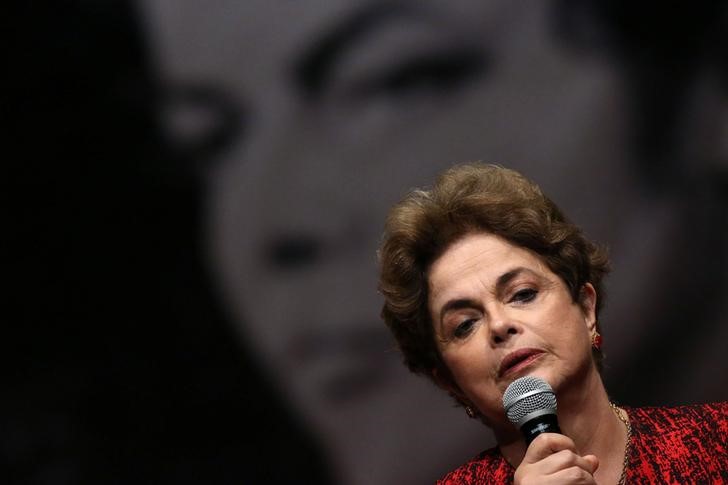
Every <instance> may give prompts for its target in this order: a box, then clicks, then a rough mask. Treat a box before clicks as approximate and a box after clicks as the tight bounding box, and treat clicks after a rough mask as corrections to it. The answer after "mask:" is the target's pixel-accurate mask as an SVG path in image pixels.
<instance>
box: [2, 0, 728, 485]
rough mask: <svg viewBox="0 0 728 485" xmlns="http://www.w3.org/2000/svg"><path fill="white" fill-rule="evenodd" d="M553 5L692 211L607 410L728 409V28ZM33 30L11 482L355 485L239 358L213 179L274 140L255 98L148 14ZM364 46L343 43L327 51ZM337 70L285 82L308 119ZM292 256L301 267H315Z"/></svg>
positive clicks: (68, 18)
mask: <svg viewBox="0 0 728 485" xmlns="http://www.w3.org/2000/svg"><path fill="white" fill-rule="evenodd" d="M553 4H554V6H555V7H554V9H555V10H554V12H555V13H554V20H553V21H554V26H555V28H554V32H555V34H554V35H557V36H558V37H559V38H560V39H562V41H563V42H567V43H570V45H572V46H576V48H577V49H579V50H583V51H584V52H587V53H588V54H589V55H598V56H601V57H603V58H605V59H607V60H608V62H611V63H613V64H614V65H616V66H618V68H619V70H620V72H621V73H622V75H623V76H624V77H623V79H624V89H625V93H626V99H628V100H629V101H630V104H629V109H628V110H627V113H628V116H627V117H626V118H625V120H624V126H625V127H626V131H627V132H628V133H629V134H630V136H629V137H628V145H627V146H625V153H630V156H633V157H634V158H635V159H636V160H638V163H636V164H635V171H636V172H637V173H638V175H637V177H638V178H640V179H641V180H647V181H649V183H648V184H645V187H647V188H646V189H645V190H646V191H648V192H649V193H648V194H647V195H646V197H649V196H652V195H655V194H656V195H655V196H656V197H658V198H661V197H663V196H665V197H667V195H665V194H669V196H670V197H671V198H672V199H671V200H672V202H671V203H670V204H669V208H670V217H671V218H672V220H674V228H675V229H674V230H673V231H672V232H669V235H670V238H669V239H667V240H663V241H661V242H660V244H659V245H658V249H657V250H656V251H657V253H658V254H663V253H665V252H667V256H666V257H667V258H668V259H666V261H667V262H666V263H664V264H659V265H657V266H656V267H657V268H658V271H657V272H656V273H655V274H654V275H652V277H651V280H650V281H652V282H653V284H654V285H655V286H656V287H659V288H658V289H659V291H658V290H655V289H654V288H651V289H650V291H651V293H649V294H646V296H645V299H646V300H647V301H648V303H649V305H644V307H640V306H639V305H637V306H636V307H634V309H635V313H634V314H631V315H629V321H630V322H639V321H650V322H651V324H652V327H649V329H648V330H646V331H638V330H637V329H635V328H633V327H630V326H625V325H623V326H621V327H620V326H619V325H616V326H615V328H614V330H612V333H610V330H609V329H608V328H607V330H605V334H606V339H607V342H608V344H607V349H608V353H609V348H610V347H609V345H610V343H609V342H610V338H611V342H614V341H618V340H620V339H622V337H624V341H625V342H627V344H629V345H628V348H629V349H630V350H629V351H622V352H621V353H620V352H619V351H618V350H614V353H615V354H616V356H617V357H618V359H617V358H615V360H614V363H612V364H609V363H608V365H609V367H608V369H607V374H606V380H607V387H608V389H609V390H610V392H611V394H612V395H613V397H615V398H616V399H617V400H618V401H619V402H625V403H627V404H630V405H643V404H676V403H681V402H689V401H690V402H697V401H707V400H718V399H726V398H728V395H727V394H726V391H725V387H724V384H725V376H726V370H728V363H727V362H726V361H725V359H723V355H722V353H723V352H722V350H721V351H718V350H717V349H718V348H720V349H723V348H724V345H723V344H722V342H724V341H725V337H726V330H725V329H726V328H728V326H726V323H728V321H726V316H725V315H726V313H725V312H726V310H727V309H728V308H727V307H726V302H727V301H728V299H726V296H728V288H727V287H726V281H727V280H728V277H727V273H726V271H728V261H727V260H726V256H727V255H728V251H726V249H727V248H728V241H726V238H727V237H728V159H727V154H728V148H727V147H726V141H725V140H726V138H728V94H726V93H728V58H727V56H728V51H727V50H726V47H725V46H726V45H728V43H727V42H725V31H726V18H727V17H726V8H725V7H724V6H723V2H710V1H700V2H693V3H691V4H690V6H689V7H688V6H685V5H683V6H682V7H681V8H679V9H678V8H674V9H672V8H670V7H665V6H660V7H659V8H657V7H651V8H648V7H646V6H644V7H642V6H640V7H635V6H634V5H632V2H622V1H611V2H598V1H592V2H569V1H561V2H553ZM384 5H385V6H386V5H388V4H384ZM393 5H394V4H393ZM398 5H399V4H398ZM209 8H211V9H214V7H213V6H210V7H209ZM352 8H353V7H352ZM386 8H388V7H386ZM242 10H245V9H242ZM13 14H17V16H15V15H13V16H11V19H10V24H11V25H10V26H9V29H8V32H9V33H10V40H9V42H8V43H7V47H6V49H7V51H8V52H9V59H10V68H9V69H6V77H7V79H8V84H6V85H7V88H6V90H5V93H4V95H3V105H4V109H3V112H4V113H5V114H6V120H7V121H8V122H9V123H8V124H9V126H8V127H7V129H6V144H5V154H4V156H3V159H4V161H5V166H6V167H7V171H8V172H7V173H6V176H5V177H4V179H5V180H6V184H7V191H6V193H7V194H8V197H7V198H6V201H7V202H6V204H5V207H6V210H7V214H8V216H7V219H6V220H7V221H9V224H8V227H7V228H6V229H5V234H6V235H7V236H6V240H8V241H9V243H10V245H9V246H10V247H9V250H8V251H7V252H6V253H5V254H6V264H5V265H4V267H5V268H6V272H5V274H6V275H7V276H8V278H7V281H8V284H9V286H10V287H11V291H10V293H9V295H8V303H9V310H10V311H9V312H8V313H7V317H6V321H5V326H4V328H6V329H7V334H6V337H5V338H4V339H3V344H4V345H3V349H4V350H3V356H4V357H5V359H6V365H5V369H6V370H5V374H4V379H3V382H4V390H3V393H2V395H3V398H2V399H1V400H0V410H1V411H0V416H1V418H0V419H2V425H1V426H0V430H1V432H0V460H2V468H3V471H2V475H3V481H4V482H5V483H29V484H45V483H52V484H66V483H68V484H76V483H179V484H186V483H190V484H193V483H326V482H327V481H337V482H338V481H347V480H346V479H342V478H340V477H341V476H342V472H340V471H337V472H332V466H331V465H330V464H329V462H330V461H331V459H330V458H327V456H328V454H327V452H326V451H325V449H326V446H324V445H322V442H323V441H325V440H326V437H325V435H322V434H321V433H319V432H318V431H317V430H316V429H315V426H314V424H312V423H311V422H310V421H308V420H307V419H306V417H305V413H304V414H303V415H302V414H301V413H299V412H297V411H296V407H297V406H296V404H295V403H293V402H291V400H290V399H288V398H286V399H284V398H283V395H282V393H281V392H280V387H279V385H276V384H275V383H272V382H271V380H270V379H269V378H268V377H267V374H266V373H265V370H264V368H265V367H266V364H264V363H261V362H260V359H258V357H256V352H255V351H251V346H253V345H254V343H252V342H250V341H247V340H246V339H245V338H240V332H239V331H238V330H237V328H239V326H240V322H237V323H236V322H235V321H234V320H235V319H236V318H239V317H234V316H231V314H235V315H237V314H236V313H235V312H230V311H228V310H227V309H226V305H225V304H224V303H223V302H224V298H221V297H220V294H219V293H218V292H217V291H216V288H217V287H218V285H219V283H218V282H217V281H216V280H215V278H216V277H215V276H214V271H210V268H209V262H208V257H207V256H206V251H207V250H208V249H207V246H206V243H205V241H206V236H205V228H206V227H207V226H206V225H207V222H206V221H207V219H206V218H207V217H208V212H207V209H206V201H207V200H208V197H209V193H208V192H209V186H208V185H206V178H205V177H206V175H205V174H206V173H208V171H210V170H214V164H215V163H216V160H217V159H218V158H219V157H220V156H221V155H220V154H221V153H224V150H225V147H227V146H230V144H232V143H233V140H240V139H242V140H245V139H246V136H248V134H250V133H253V134H254V133H255V129H256V122H257V118H256V117H255V116H253V115H251V113H255V112H256V102H257V100H256V99H255V97H251V99H241V98H240V97H239V96H233V95H232V94H231V93H230V92H229V91H226V90H225V89H224V86H223V87H221V86H220V85H219V84H218V85H215V86H214V89H211V88H209V86H206V85H204V83H201V84H200V85H197V84H195V83H180V84H174V83H169V82H168V78H166V77H165V76H163V75H162V72H161V71H162V67H161V65H162V64H163V63H162V62H161V61H160V58H159V56H158V55H157V54H154V52H156V51H155V50H154V45H153V42H152V39H154V38H155V36H154V35H153V34H154V32H152V28H153V26H154V25H155V24H154V23H153V22H151V23H150V22H148V21H146V20H145V19H146V17H145V16H146V15H148V10H147V9H145V8H140V7H139V6H138V5H137V4H135V3H132V2H127V1H121V0H114V1H110V0H107V1H103V2H98V1H97V2H92V1H81V0H73V1H71V0H65V1H57V2H26V3H24V4H23V6H21V7H17V8H14V9H13ZM247 14H249V12H247ZM288 21H290V22H293V21H295V19H290V20H288ZM6 22H7V20H6ZM360 22H366V21H362V20H360ZM282 23H285V22H283V21H282ZM595 26H596V27H595ZM357 28H358V27H357V25H356V24H352V25H344V26H343V27H341V30H340V32H338V33H337V35H333V36H328V37H327V39H328V40H327V42H329V43H333V45H335V44H336V42H344V41H345V37H346V35H347V32H355V31H356V29H357ZM329 33H330V32H327V35H328V34H329ZM275 38H276V36H275V33H274V32H272V33H271V37H270V39H271V40H270V41H271V42H275ZM264 41H265V40H261V42H264ZM329 47H330V46H329ZM246 49H248V50H250V49H251V47H250V46H247V47H246ZM331 49H333V47H331V48H330V49H329V51H327V50H326V49H325V48H324V49H323V50H322V51H321V52H322V54H321V55H322V56H323V57H324V58H325V56H326V52H331ZM317 62H319V63H320V62H323V60H322V59H319V58H314V59H308V63H307V64H300V63H297V62H295V61H294V60H291V65H290V66H288V68H287V70H286V71H285V72H292V73H294V74H290V76H293V77H292V79H295V80H296V82H297V83H298V85H299V95H301V96H304V97H315V96H316V93H317V90H321V89H325V88H324V87H323V86H324V84H323V83H324V81H322V77H321V71H320V69H318V67H317V64H316V63H317ZM469 62H470V61H469V60H468V59H467V58H463V59H460V60H458V59H457V58H456V59H455V60H453V61H451V62H450V63H443V64H441V65H438V66H435V67H434V68H433V67H432V66H430V67H428V69H430V71H432V72H435V74H432V72H430V71H428V74H427V75H428V76H429V78H428V79H430V82H435V83H437V82H440V83H445V84H447V79H452V78H453V76H456V75H457V76H460V75H462V73H460V74H457V73H458V72H460V71H458V69H460V67H458V66H461V67H462V66H464V65H468V66H470V67H469V69H472V65H471V64H468V63H469ZM250 69H255V63H252V62H251V64H250ZM408 69H409V71H408V70H407V69H405V70H404V71H403V73H400V75H401V76H402V77H401V78H398V79H399V80H397V79H394V80H390V81H389V84H387V85H386V86H388V87H386V89H390V90H391V91H392V93H393V94H392V96H397V93H398V92H400V91H398V90H401V86H402V85H403V83H404V84H406V82H407V81H406V79H408V78H407V76H413V77H416V76H418V75H422V71H421V70H419V71H418V69H420V67H418V66H417V65H413V66H410V67H409V68H408ZM433 70H434V71H433ZM706 72H707V73H710V76H709V78H710V80H711V81H710V83H708V86H709V87H708V88H705V82H704V80H705V78H706ZM453 73H455V74H453ZM433 78H434V79H435V81H432V79H433ZM402 79H405V81H402ZM230 82H231V83H232V82H234V80H233V81H230ZM706 93H707V94H706ZM721 103H722V104H721ZM170 106H173V107H175V109H178V110H179V109H180V106H182V107H183V108H184V109H187V108H190V107H191V108H190V109H192V110H194V109H198V108H200V107H202V108H203V109H204V110H205V112H206V113H208V114H209V113H213V114H214V116H213V117H212V121H211V122H210V121H207V122H205V123H202V122H198V123H197V124H193V125H192V127H191V128H188V127H187V126H186V125H182V126H181V127H180V126H179V125H175V124H174V123H171V122H170V120H169V118H168V117H166V115H167V114H168V110H169V107H170ZM173 121H174V120H173ZM716 131H717V133H718V136H712V137H711V136H707V135H706V136H703V135H704V134H706V133H707V134H711V133H713V132H716ZM721 135H722V136H721ZM302 136H305V134H304V135H302ZM238 143H239V141H238ZM488 156H489V154H487V153H484V154H483V157H484V158H487V157H488ZM585 159H588V156H586V154H585ZM453 161H457V160H453ZM502 163H506V164H507V161H503V162H502ZM585 163H586V162H585ZM527 175H528V173H527ZM536 181H537V182H539V180H536ZM565 190H568V188H565ZM555 198H556V199H557V200H558V198H559V196H558V194H557V195H556V196H555ZM567 212H568V211H567ZM261 217H264V216H261ZM645 224H649V221H645ZM597 232H598V231H597ZM637 241H638V242H639V238H637ZM375 249H376V246H372V249H371V251H372V254H373V252H374V250H375ZM309 250H310V248H309ZM281 251H283V256H280V257H282V258H284V259H285V258H286V257H292V258H294V259H295V258H298V257H300V254H301V253H300V252H301V251H303V253H306V251H307V249H306V246H305V245H303V249H301V246H300V245H299V246H295V245H294V247H293V249H291V248H283V249H282V250H281ZM286 251H289V252H288V253H287V252H286ZM297 251H298V252H297ZM291 254H292V256H291ZM619 263H620V262H619V261H615V266H619ZM623 263H624V264H623V266H621V268H622V271H623V272H629V271H630V267H626V268H625V266H629V265H630V262H629V261H625V262H623ZM612 290H613V291H610V297H611V298H612V299H614V300H616V299H618V298H619V296H620V291H618V290H614V289H612ZM639 290H640V291H645V293H648V292H647V290H644V289H641V288H640V289H639ZM610 303H611V301H610ZM618 308H621V307H618ZM628 309H629V308H628ZM624 311H625V312H626V310H624ZM608 315H609V316H610V318H612V319H613V320H618V321H619V320H622V321H624V319H623V318H622V317H623V315H624V313H623V312H620V311H615V312H614V313H613V314H609V313H608ZM630 325H631V323H630ZM605 326H606V325H605ZM635 339H637V340H638V341H639V344H635V343H633V342H634V340H635ZM630 342H632V343H631V344H630ZM613 345H615V346H616V344H613ZM630 345H631V346H630ZM716 345H719V346H720V347H716ZM608 362H609V361H608ZM678 384H686V385H685V386H682V387H680V388H679V389H678V390H675V389H674V386H677V385H678ZM483 442H484V444H487V439H484V441H483ZM477 451H478V450H477V449H473V454H474V453H475V452H477ZM465 458H467V456H462V460H464V459H465ZM448 460H450V459H448ZM462 460H460V461H462ZM448 465H449V463H448ZM442 466H443V468H446V466H445V465H442ZM333 468H336V467H333ZM337 473H338V475H337ZM332 476H337V477H338V478H337V479H336V480H333V479H332V478H331V477H332ZM343 476H346V473H343ZM434 478H435V477H433V479H434ZM357 480H360V478H354V479H351V482H352V483H355V482H356V481H357ZM393 480H394V479H393ZM392 483H395V482H394V481H393V482H392Z"/></svg>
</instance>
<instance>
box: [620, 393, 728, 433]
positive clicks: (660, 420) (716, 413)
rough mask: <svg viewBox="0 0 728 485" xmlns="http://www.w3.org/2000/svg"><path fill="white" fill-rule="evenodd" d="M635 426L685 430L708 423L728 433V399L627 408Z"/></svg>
mask: <svg viewBox="0 0 728 485" xmlns="http://www.w3.org/2000/svg"><path fill="white" fill-rule="evenodd" d="M627 412H628V414H629V416H630V421H631V422H632V426H633V427H635V426H636V427H638V428H646V429H645V431H650V430H661V431H662V432H665V431H668V430H673V429H677V430H685V429H686V428H690V427H693V426H698V427H700V428H703V429H705V428H706V425H707V424H712V425H714V426H715V428H714V430H717V431H722V432H723V433H724V434H725V433H728V401H725V402H714V403H707V404H687V405H683V406H659V407H657V406H655V407H639V408H627Z"/></svg>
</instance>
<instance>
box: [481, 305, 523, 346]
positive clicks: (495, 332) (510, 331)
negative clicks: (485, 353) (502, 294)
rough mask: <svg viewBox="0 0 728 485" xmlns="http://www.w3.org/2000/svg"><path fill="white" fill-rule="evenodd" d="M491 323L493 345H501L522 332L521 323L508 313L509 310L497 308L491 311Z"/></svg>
mask: <svg viewBox="0 0 728 485" xmlns="http://www.w3.org/2000/svg"><path fill="white" fill-rule="evenodd" d="M488 323H489V325H488V326H489V331H490V335H489V337H490V338H489V340H490V342H491V343H492V344H493V345H499V344H502V343H503V342H506V341H508V339H510V338H512V337H513V336H514V335H517V334H519V333H520V328H521V327H520V325H519V324H518V322H517V321H516V320H514V319H513V318H511V317H510V316H509V315H508V312H506V311H503V310H500V309H499V310H496V311H494V312H490V321H489V322H488Z"/></svg>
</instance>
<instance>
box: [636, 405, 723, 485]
mask: <svg viewBox="0 0 728 485" xmlns="http://www.w3.org/2000/svg"><path fill="white" fill-rule="evenodd" d="M627 413H628V414H629V418H630V424H631V426H632V441H631V444H632V446H631V450H630V456H629V462H628V470H629V471H628V476H627V478H628V480H627V483H655V482H659V483H683V482H684V481H685V479H686V478H687V477H690V480H691V483H724V482H725V480H726V479H728V450H726V447H725V444H726V443H727V442H728V402H719V403H710V404H691V405H685V406H672V407H643V408H627Z"/></svg>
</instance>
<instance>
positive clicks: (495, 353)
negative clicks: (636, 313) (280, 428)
mask: <svg viewBox="0 0 728 485" xmlns="http://www.w3.org/2000/svg"><path fill="white" fill-rule="evenodd" d="M380 264H381V274H380V289H381V291H382V293H383V295H384V297H385V303H384V308H383V310H382V316H383V318H384V320H385V322H386V323H387V325H388V326H389V328H390V329H391V330H392V332H393V333H394V335H395V337H396V339H397V341H398V344H399V346H400V348H401V350H402V352H403V354H404V359H405V363H406V364H407V366H408V367H409V368H410V370H411V371H413V372H416V373H421V374H425V375H427V376H429V377H430V378H431V379H432V380H433V381H434V382H435V383H436V384H437V385H438V386H440V387H442V388H443V389H445V390H446V391H448V392H449V393H450V394H451V395H452V396H453V397H454V398H455V400H456V401H457V402H458V404H460V405H462V406H464V407H465V410H466V412H467V414H468V416H470V417H477V418H478V419H479V420H480V421H482V422H483V423H484V424H486V425H487V426H489V427H490V428H491V429H492V430H493V432H494V434H495V436H496V440H497V443H498V446H497V447H495V448H492V449H490V450H487V451H485V452H483V453H481V454H480V455H478V456H477V457H475V458H474V459H472V460H471V461H469V462H468V463H466V464H465V465H463V466H461V467H460V468H458V469H457V470H455V471H453V472H451V473H450V474H449V475H447V476H446V477H445V478H444V479H443V480H442V482H441V483H501V482H510V481H515V482H516V483H642V482H650V481H652V482H654V481H658V482H661V481H665V482H670V483H674V482H681V483H682V482H684V481H685V480H686V479H690V480H691V481H694V482H700V483H708V482H709V483H715V482H718V481H722V480H726V479H728V451H726V450H727V448H726V445H727V444H728V419H726V416H727V415H728V405H727V404H726V403H722V404H714V405H702V406H684V407H677V408H642V409H624V408H620V407H618V406H616V405H615V404H613V403H611V402H610V400H609V397H608V395H607V392H606V390H605V388H604V385H603V383H602V379H601V376H600V368H601V360H602V351H601V342H602V338H601V335H600V327H599V323H598V315H599V310H600V306H601V303H602V301H603V289H602V279H603V277H604V276H605V275H606V274H607V272H608V270H609V268H608V258H607V254H606V251H605V250H604V249H603V248H601V247H599V246H597V245H595V244H593V243H592V242H590V241H589V240H587V239H586V238H585V237H584V235H583V234H582V233H581V230H580V229H579V228H578V227H576V226H575V225H573V224H571V223H570V222H568V221H567V220H566V219H565V217H564V216H563V215H562V213H561V212H560V210H559V209H558V208H557V207H556V206H555V204H554V203H553V202H551V201H550V200H549V199H548V198H547V197H546V196H544V195H543V194H542V192H541V191H540V189H539V188H538V187H537V186H536V185H535V184H533V183H532V182H530V181H528V180H526V179H525V178H524V177H523V176H521V175H520V174H518V173H517V172H514V171H512V170H508V169H505V168H501V167H497V166H493V165H481V164H472V165H464V166H459V167H455V168H452V169H450V170H448V171H446V172H445V173H444V174H442V175H441V176H440V178H439V179H438V181H437V183H436V184H435V186H434V187H433V188H432V190H429V191H424V190H415V191H413V192H412V193H411V194H409V195H408V196H407V197H406V198H405V199H404V200H403V201H402V202H400V203H399V204H398V205H396V206H395V207H394V208H393V209H392V210H391V211H390V214H389V217H388V219H387V224H386V229H385V235H384V240H383V243H382V246H381V249H380ZM524 375H533V376H536V377H539V378H541V379H544V380H545V381H547V382H548V383H549V384H550V385H551V387H553V389H554V391H555V393H556V396H557V398H558V419H559V424H560V427H561V430H562V432H563V435H562V434H555V433H545V434H542V435H540V436H538V437H537V438H536V439H535V440H534V441H533V442H532V443H531V444H530V445H529V446H528V447H527V446H526V444H525V442H524V440H523V438H522V437H521V435H520V432H519V430H518V429H516V428H515V427H514V426H513V425H512V424H511V423H510V422H509V421H508V420H507V418H506V416H505V414H504V411H503V406H502V404H501V402H502V396H503V393H504V391H505V389H506V388H507V386H508V385H509V384H510V383H511V382H513V381H514V380H515V379H516V378H518V377H522V376H524Z"/></svg>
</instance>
